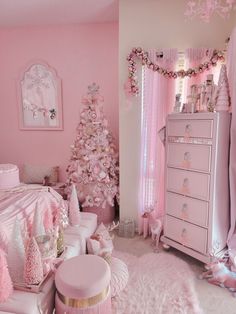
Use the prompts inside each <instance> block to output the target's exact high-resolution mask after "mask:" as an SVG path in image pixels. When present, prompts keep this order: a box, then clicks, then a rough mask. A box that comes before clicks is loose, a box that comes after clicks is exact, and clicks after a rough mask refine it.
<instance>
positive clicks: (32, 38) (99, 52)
mask: <svg viewBox="0 0 236 314" xmlns="http://www.w3.org/2000/svg"><path fill="white" fill-rule="evenodd" d="M0 46H1V49H0V163H14V164H17V165H19V166H20V167H21V166H22V164H23V163H28V164H30V163H31V164H45V165H59V166H60V168H61V180H64V178H65V168H66V166H67V164H68V160H69V158H70V145H71V144H72V143H73V141H74V138H75V135H76V131H75V129H76V125H77V123H78V121H79V113H80V109H81V96H82V95H83V94H84V93H85V92H86V90H87V85H88V84H90V83H92V82H97V83H98V84H99V85H100V88H101V94H102V95H103V96H104V98H105V102H104V112H105V115H106V116H107V118H108V121H109V125H110V129H111V131H112V132H113V135H114V137H115V138H116V143H118V24H117V23H108V24H84V25H68V26H57V27H43V28H42V27H40V28H39V27H37V28H29V27H28V28H16V29H2V30H0ZM37 59H40V60H43V61H45V62H47V63H48V64H49V65H50V66H52V67H53V68H55V69H56V71H57V73H58V75H59V76H60V77H61V79H62V99H63V111H64V112H63V116H64V130H63V131H22V130H19V128H18V125H19V124H18V115H17V111H18V107H17V106H18V101H17V88H16V85H17V82H18V78H19V75H20V72H21V71H22V69H23V68H24V66H26V65H27V64H28V63H29V62H30V61H32V60H37Z"/></svg>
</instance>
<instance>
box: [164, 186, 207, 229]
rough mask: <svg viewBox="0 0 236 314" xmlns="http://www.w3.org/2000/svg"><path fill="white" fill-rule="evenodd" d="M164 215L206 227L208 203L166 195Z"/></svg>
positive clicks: (176, 195)
mask: <svg viewBox="0 0 236 314" xmlns="http://www.w3.org/2000/svg"><path fill="white" fill-rule="evenodd" d="M166 213H167V214H169V215H172V216H175V217H177V218H180V219H183V220H186V221H188V222H192V223H194V224H197V225H199V226H202V227H207V226H208V202H205V201H200V200H197V199H195V198H190V197H186V196H182V195H179V194H175V193H171V192H167V193H166Z"/></svg>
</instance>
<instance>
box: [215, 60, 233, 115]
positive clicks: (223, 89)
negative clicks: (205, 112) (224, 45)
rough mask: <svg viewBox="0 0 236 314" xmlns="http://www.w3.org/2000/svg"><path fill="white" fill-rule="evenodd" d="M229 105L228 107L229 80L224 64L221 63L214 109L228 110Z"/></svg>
mask: <svg viewBox="0 0 236 314" xmlns="http://www.w3.org/2000/svg"><path fill="white" fill-rule="evenodd" d="M229 107H230V96H229V82H228V77H227V69H226V65H225V64H223V65H222V66H221V69H220V76H219V82H218V92H217V96H216V105H215V110H216V111H229Z"/></svg>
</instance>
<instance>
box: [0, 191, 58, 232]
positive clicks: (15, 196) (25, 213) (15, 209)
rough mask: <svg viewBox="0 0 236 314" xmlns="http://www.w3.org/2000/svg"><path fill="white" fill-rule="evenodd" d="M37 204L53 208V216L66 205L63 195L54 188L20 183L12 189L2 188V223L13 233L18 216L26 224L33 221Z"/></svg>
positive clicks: (43, 210)
mask: <svg viewBox="0 0 236 314" xmlns="http://www.w3.org/2000/svg"><path fill="white" fill-rule="evenodd" d="M36 206H37V207H38V208H39V209H40V210H41V211H42V215H44V212H45V210H46V209H47V208H50V209H51V212H52V214H53V217H56V214H57V213H58V212H59V211H60V209H61V208H62V206H64V201H63V199H62V197H61V196H60V195H59V194H58V193H57V192H55V191H54V190H53V189H51V188H48V187H42V186H40V185H20V186H19V187H17V188H13V189H10V190H5V191H3V190H0V223H1V224H4V226H5V227H6V229H7V232H8V236H10V235H11V232H12V229H13V225H14V221H15V219H16V217H17V218H18V220H19V221H20V222H21V223H22V225H23V224H24V222H25V221H27V222H28V223H29V222H30V223H32V221H33V216H34V211H35V208H36Z"/></svg>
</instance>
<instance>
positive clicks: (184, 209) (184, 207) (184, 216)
mask: <svg viewBox="0 0 236 314" xmlns="http://www.w3.org/2000/svg"><path fill="white" fill-rule="evenodd" d="M181 218H182V219H188V205H187V204H186V203H184V204H183V205H182V213H181Z"/></svg>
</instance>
